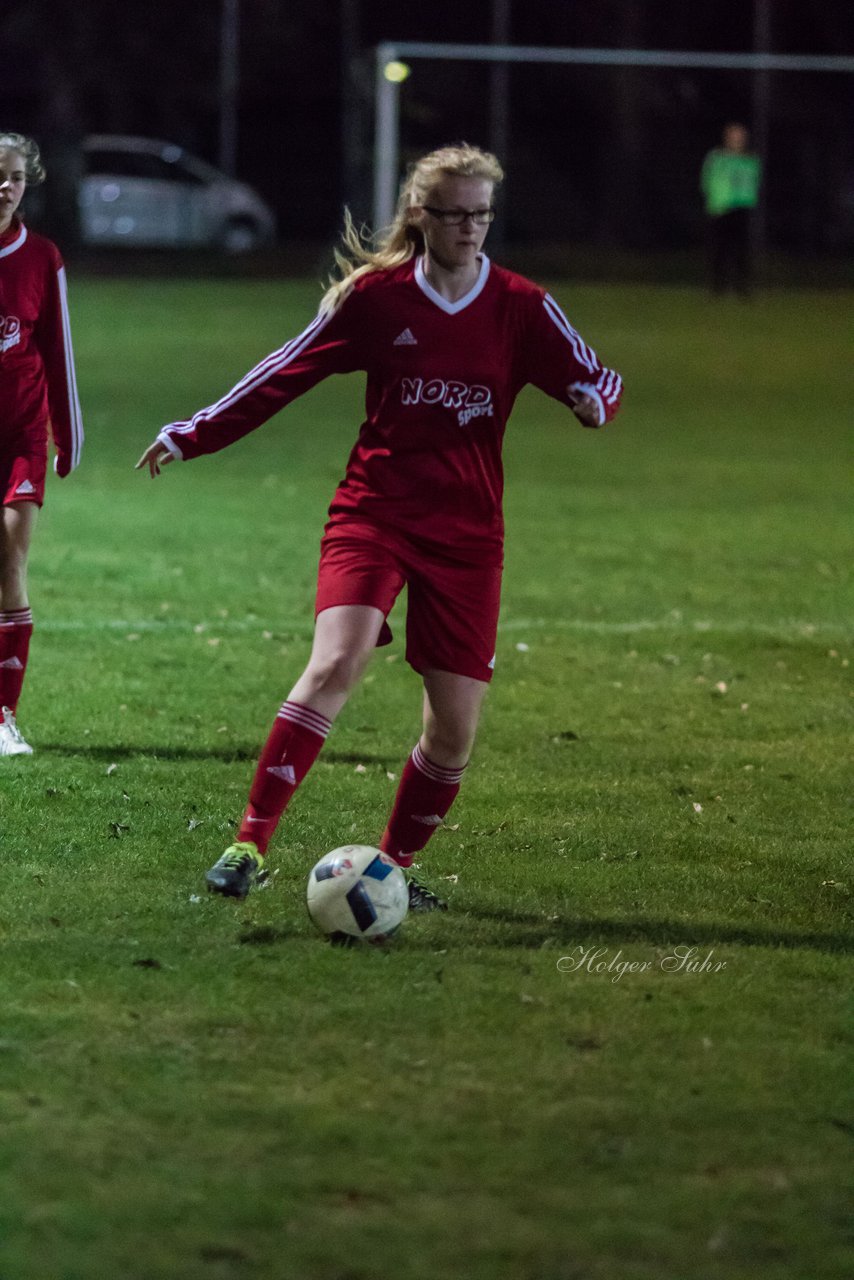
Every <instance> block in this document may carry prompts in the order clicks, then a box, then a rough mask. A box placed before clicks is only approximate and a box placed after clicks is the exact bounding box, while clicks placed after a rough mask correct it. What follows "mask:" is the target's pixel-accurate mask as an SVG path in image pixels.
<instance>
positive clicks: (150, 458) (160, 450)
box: [134, 440, 175, 479]
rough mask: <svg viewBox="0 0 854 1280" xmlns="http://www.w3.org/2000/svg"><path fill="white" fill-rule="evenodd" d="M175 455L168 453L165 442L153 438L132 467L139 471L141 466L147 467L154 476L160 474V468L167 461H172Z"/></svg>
mask: <svg viewBox="0 0 854 1280" xmlns="http://www.w3.org/2000/svg"><path fill="white" fill-rule="evenodd" d="M174 461H175V455H174V454H173V453H170V452H169V450H168V449H167V448H166V446H165V444H163V442H162V441H161V440H155V441H154V443H153V444H150V445H149V446H148V448H147V449H146V451H145V453H144V454H143V455H142V457H141V458H140V460H139V462H138V463H137V464H136V466H135V467H134V471H140V470H141V469H142V468H143V467H146V466H147V467H148V473H149V475H150V476H151V477H152V479H153V478H154V476H159V475H160V468H161V467H165V466H166V464H167V463H169V462H174Z"/></svg>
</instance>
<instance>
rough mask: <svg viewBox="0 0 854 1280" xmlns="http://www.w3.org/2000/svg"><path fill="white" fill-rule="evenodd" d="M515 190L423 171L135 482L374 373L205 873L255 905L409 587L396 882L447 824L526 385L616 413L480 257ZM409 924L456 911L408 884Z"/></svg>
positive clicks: (496, 571) (539, 299)
mask: <svg viewBox="0 0 854 1280" xmlns="http://www.w3.org/2000/svg"><path fill="white" fill-rule="evenodd" d="M502 177H503V174H502V172H501V168H500V166H499V164H498V161H497V160H496V159H495V157H494V156H492V155H489V154H488V153H486V152H483V151H480V150H478V149H477V148H475V147H470V146H467V145H465V144H461V145H460V146H454V147H447V148H443V149H442V150H440V151H435V152H433V153H431V154H430V155H428V156H425V157H424V158H423V159H421V160H419V161H418V162H417V164H415V165H414V166H413V167H412V168H411V170H410V172H409V175H408V177H407V179H406V181H405V183H404V185H403V189H402V192H401V197H400V202H399V205H398V209H397V215H396V217H395V220H394V223H393V224H392V226H391V228H390V229H389V230H388V232H387V233H386V235H385V236H384V237H382V238H381V240H380V241H379V247H378V248H377V249H376V250H375V251H371V250H369V249H368V248H366V246H365V245H364V244H363V242H362V240H361V239H360V237H359V235H358V233H357V232H356V230H355V228H354V227H353V224H352V222H351V221H350V219H349V216H348V217H347V220H346V224H345V231H344V245H345V249H346V250H347V253H346V255H345V254H342V253H337V254H336V260H337V262H338V266H339V268H340V273H341V278H340V279H339V280H338V281H337V283H335V284H333V285H332V287H331V288H330V290H329V292H328V293H327V294H326V296H325V297H324V299H323V301H322V303H321V307H320V311H319V313H318V315H317V317H316V319H315V320H314V321H313V322H312V323H311V324H310V325H309V326H308V328H307V329H306V330H305V332H304V333H302V334H300V336H299V337H297V338H294V339H293V340H292V341H290V342H288V343H286V344H285V346H283V347H282V348H281V350H279V351H276V352H273V353H272V355H270V356H268V357H267V359H266V360H263V361H262V362H261V363H260V364H259V365H257V366H256V368H254V369H253V370H251V372H250V373H248V374H247V375H246V377H245V378H243V380H242V381H241V382H239V383H238V384H237V386H236V387H234V388H233V389H232V390H231V391H230V392H228V394H227V395H225V396H223V397H222V399H221V400H218V401H217V402H216V403H215V404H213V405H211V406H210V407H209V408H207V409H202V410H201V411H200V412H199V413H197V414H196V415H195V417H193V418H191V419H189V420H188V421H186V422H177V423H173V424H171V425H170V426H168V427H164V428H163V430H162V431H161V432H160V434H159V435H158V436H157V439H156V440H155V441H154V442H153V443H152V444H151V445H150V446H149V448H148V449H147V450H146V451H145V453H144V454H143V455H142V458H141V459H140V461H139V463H138V464H137V466H139V467H143V466H148V468H149V471H150V473H151V475H152V476H156V475H158V474H159V471H160V467H161V465H163V464H164V463H167V462H172V461H173V460H175V459H179V460H180V459H189V458H195V457H198V456H199V455H200V454H203V453H212V452H213V451H215V450H216V449H221V448H223V447H224V446H225V445H227V444H231V443H232V442H233V441H235V440H237V439H239V438H240V437H241V436H243V435H245V434H246V433H247V432H249V431H252V430H253V429H254V428H255V427H257V426H260V424H261V423H262V422H264V421H266V419H267V418H269V417H271V416H272V414H274V413H276V412H277V411H278V410H279V409H281V408H282V407H283V406H284V405H286V404H288V403H290V401H291V400H294V399H295V398H296V397H297V396H299V395H301V394H302V393H303V392H305V391H307V390H308V389H309V388H310V387H312V386H314V384H315V383H317V382H319V381H320V380H321V379H322V378H326V377H328V376H329V375H330V374H332V373H346V372H350V371H352V370H364V371H365V372H366V374H367V387H366V397H365V399H366V418H365V422H364V423H363V424H362V427H361V429H360V432H359V437H358V440H357V441H356V444H355V446H354V447H353V451H352V453H351V455H350V459H349V462H348V464H347V472H346V475H345V477H344V480H343V481H342V482H341V484H340V485H339V486H338V489H337V491H336V493H335V496H334V498H333V500H332V505H331V507H330V509H329V521H328V523H327V525H326V530H325V532H324V536H323V540H322V543H321V556H320V569H319V575H318V589H317V601H316V624H315V633H314V645H313V648H312V652H311V657H310V659H309V662H308V666H307V667H306V669H305V671H304V672H303V673H302V675H301V676H300V678H299V679H298V680H297V682H296V684H295V685H294V687H293V688H292V689H291V692H290V693H289V694H288V697H287V700H286V702H285V703H284V704H283V706H282V708H281V710H280V711H279V714H278V716H277V718H276V721H275V723H274V725H273V729H272V732H271V733H270V736H269V738H268V740H267V744H266V746H265V747H264V750H263V751H262V753H261V758H260V761H259V763H258V768H257V771H256V774H255V780H254V782H253V784H252V790H251V792H250V796H249V804H248V807H247V809H246V812H245V814H244V816H243V821H242V823H241V825H240V828H239V831H238V833H237V842H236V843H235V844H234V845H232V846H231V848H229V849H227V850H226V852H225V853H224V854H223V856H222V857H221V858H220V859H219V861H218V862H217V863H216V864H215V866H213V867H212V868H211V870H210V871H209V872H208V873H207V882H208V887H209V888H210V889H211V890H213V891H214V892H217V893H223V894H227V895H230V896H234V897H243V896H245V894H246V893H247V892H248V890H249V888H250V886H251V884H252V881H253V880H254V878H255V876H256V874H257V871H258V869H259V867H260V866H261V865H262V859H263V856H264V854H265V852H266V849H267V844H268V842H269V840H270V838H271V836H272V834H273V832H274V830H275V828H276V824H277V823H278V821H279V818H280V817H281V814H282V812H283V811H284V808H285V806H286V805H287V803H288V801H289V800H290V798H291V796H292V795H293V793H294V791H295V790H296V788H297V787H298V786H299V784H300V783H301V782H302V780H303V778H304V777H305V775H306V773H307V772H308V770H309V769H310V768H311V765H312V764H313V763H314V760H315V759H316V757H317V755H318V753H319V751H320V749H321V747H322V746H323V743H324V740H325V739H326V736H327V734H328V733H329V731H330V729H331V728H332V724H333V721H334V720H335V717H336V716H337V715H338V713H339V711H340V710H341V708H342V707H343V706H344V703H345V702H346V701H347V698H348V696H349V694H350V693H351V691H352V690H353V688H354V686H355V685H356V683H357V682H358V680H359V679H360V677H361V676H362V674H363V672H364V670H365V668H366V666H367V664H368V661H369V659H370V656H371V654H372V652H373V650H374V648H375V646H376V645H378V644H384V643H387V641H388V640H389V639H390V638H391V637H390V632H389V629H388V625H387V623H386V617H387V615H388V613H389V611H390V609H391V607H392V604H393V603H394V600H395V598H396V597H397V595H398V593H399V592H400V590H401V588H402V587H403V586H404V584H405V585H406V586H407V589H408V601H407V618H406V657H407V661H408V662H409V664H410V665H411V666H412V667H413V668H414V669H415V670H416V671H417V672H418V673H419V674H420V675H421V677H422V679H423V682H424V713H423V727H422V733H421V737H420V739H419V741H418V742H417V744H416V746H415V748H414V750H413V752H412V754H411V756H410V758H409V760H408V761H407V763H406V765H405V767H404V770H403V774H402V776H401V781H400V785H399V787H398V791H397V796H396V798H395V801H394V806H393V809H392V813H391V816H390V818H389V821H388V825H387V827H386V829H385V832H384V834H383V836H382V839H381V840H380V848H381V849H382V850H383V851H384V852H386V853H388V854H390V855H391V856H392V857H394V858H395V859H396V860H397V862H398V863H399V864H400V865H401V866H403V867H409V866H410V865H411V863H412V859H413V855H414V854H415V853H417V852H418V851H419V850H420V849H423V848H424V846H425V845H426V844H427V841H428V840H429V839H430V836H431V835H432V834H433V832H434V831H435V830H436V827H438V826H441V825H442V822H443V820H444V818H445V815H446V814H447V812H448V810H449V809H450V807H451V804H452V803H453V800H454V797H455V796H456V794H457V792H458V790H459V788H460V782H461V780H462V777H463V774H464V772H465V768H466V765H467V763H468V760H469V756H470V754H471V750H472V746H473V743H474V738H475V732H476V730H477V723H478V716H479V713H480V707H481V703H482V701H483V697H484V694H485V693H486V689H487V685H488V683H489V681H490V679H491V677H492V667H493V662H494V657H495V636H496V630H497V624H498V603H499V592H500V584H501V567H502V548H503V522H502V513H501V500H502V468H501V444H502V438H503V434H504V427H505V424H506V422H507V419H508V417H509V415H510V411H511V409H512V407H513V402H514V400H515V398H516V396H517V394H518V393H519V391H520V390H521V389H522V387H523V386H524V385H525V384H526V383H528V382H531V383H533V384H534V385H535V386H538V387H540V388H541V389H542V390H543V391H545V392H547V394H549V395H551V396H554V397H555V399H557V400H559V401H561V403H563V404H565V405H566V406H567V408H569V409H570V410H571V411H572V412H573V413H574V414H575V416H576V418H577V419H578V420H579V421H580V422H581V423H582V424H583V425H584V426H587V427H598V426H602V425H603V424H604V423H605V422H607V421H608V420H609V419H610V418H612V417H613V415H614V414H615V413H616V411H617V407H618V405H619V401H620V395H621V391H622V383H621V381H620V378H619V376H618V375H617V374H616V373H614V372H613V371H611V370H609V369H605V368H603V366H602V365H601V364H600V363H599V360H598V359H597V357H596V355H595V354H594V352H593V351H592V350H591V349H590V347H588V346H587V345H586V344H585V343H584V341H583V340H582V339H581V337H580V336H579V335H578V333H577V332H576V331H575V330H574V329H573V328H572V326H571V325H570V324H569V322H568V320H567V319H566V318H565V316H564V315H563V313H562V312H561V311H560V309H559V307H558V306H557V304H556V303H555V302H554V301H553V299H552V298H551V297H549V295H548V294H547V293H545V292H544V290H542V289H539V288H538V287H537V286H536V285H533V284H531V283H530V281H528V280H524V279H523V278H522V277H521V276H517V275H514V274H513V273H512V272H510V271H506V270H504V269H503V268H501V267H496V266H495V265H494V264H492V263H490V261H489V259H488V258H487V257H486V255H485V254H484V253H483V252H482V249H483V242H484V240H485V238H486V233H487V230H488V228H489V224H490V222H491V221H492V219H493V217H494V209H493V194H494V191H495V188H496V186H497V185H498V184H499V182H500V181H501V179H502ZM409 885H410V909H411V910H420V911H424V910H428V911H429V910H433V909H435V908H437V907H440V908H442V907H444V906H445V904H444V903H443V902H440V900H439V898H438V897H437V896H436V895H435V894H434V893H431V892H430V890H429V889H427V888H425V886H424V885H421V884H419V883H418V882H417V881H415V880H414V879H410V882H409Z"/></svg>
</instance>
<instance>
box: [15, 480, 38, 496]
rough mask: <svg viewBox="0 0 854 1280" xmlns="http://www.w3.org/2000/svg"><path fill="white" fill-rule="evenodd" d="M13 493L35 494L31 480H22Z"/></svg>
mask: <svg viewBox="0 0 854 1280" xmlns="http://www.w3.org/2000/svg"><path fill="white" fill-rule="evenodd" d="M15 493H35V487H34V485H33V482H32V481H31V480H22V481H21V483H20V484H19V485H18V487H17V489H16V490H15Z"/></svg>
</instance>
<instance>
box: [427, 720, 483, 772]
mask: <svg viewBox="0 0 854 1280" xmlns="http://www.w3.org/2000/svg"><path fill="white" fill-rule="evenodd" d="M423 742H424V751H425V754H426V755H427V757H428V759H430V760H432V761H433V762H434V763H435V764H438V765H442V766H443V767H444V768H459V769H461V768H462V767H463V766H464V765H465V764H467V763H468V758H469V756H470V755H471V749H472V746H473V745H474V734H473V733H472V731H471V730H470V729H469V728H468V726H464V725H442V726H437V725H435V724H434V725H431V726H430V727H429V728H427V729H425V731H424V735H423Z"/></svg>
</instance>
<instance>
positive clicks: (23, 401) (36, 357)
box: [0, 132, 83, 756]
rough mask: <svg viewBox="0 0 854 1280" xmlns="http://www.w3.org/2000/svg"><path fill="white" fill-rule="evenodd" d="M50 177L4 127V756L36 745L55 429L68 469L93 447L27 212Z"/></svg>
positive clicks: (35, 152)
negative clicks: (29, 715) (35, 657)
mask: <svg viewBox="0 0 854 1280" xmlns="http://www.w3.org/2000/svg"><path fill="white" fill-rule="evenodd" d="M43 178H44V170H43V168H42V166H41V164H40V162H39V149H38V147H37V146H36V144H35V143H34V142H33V141H32V139H31V138H25V137H24V136H23V135H22V134H20V133H3V132H0V502H2V504H3V505H2V508H0V513H2V523H0V756H17V755H32V750H33V749H32V747H31V746H30V745H29V743H27V742H26V741H25V740H24V738H23V735H22V734H21V731H20V729H19V728H18V725H17V722H16V720H15V713H16V711H17V706H18V698H19V696H20V693H21V686H22V685H23V682H24V674H25V672H26V669H27V655H28V652H29V647H30V636H31V635H32V631H33V615H32V613H31V611H30V603H29V598H28V596H27V557H28V554H29V548H30V540H31V538H32V534H33V529H34V528H35V523H36V515H37V513H38V509H39V507H40V506H41V505H42V503H43V501H44V485H45V471H46V470H47V453H48V431H49V430H50V432H51V433H52V434H53V441H54V446H55V448H56V460H55V464H54V465H55V469H56V471H57V473H58V474H59V475H60V476H67V475H68V473H69V471H73V470H74V468H75V467H76V466H77V464H78V462H79V461H80V450H81V447H82V445H83V426H82V422H81V419H80V404H79V402H78V399H77V384H76V380H75V376H74V359H73V355H72V351H71V334H70V331H69V325H68V307H67V303H66V290H65V268H64V266H63V265H62V258H61V257H60V255H59V251H58V249H57V248H56V246H55V245H54V244H52V243H51V242H50V240H45V239H44V237H43V236H38V235H34V234H33V232H32V231H29V230H28V229H27V227H25V226H24V224H23V223H22V222H21V219H20V218H19V217H18V206H19V205H20V203H21V199H22V197H23V194H24V191H25V189H26V186H27V183H28V182H29V183H35V182H41V181H42V179H43Z"/></svg>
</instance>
